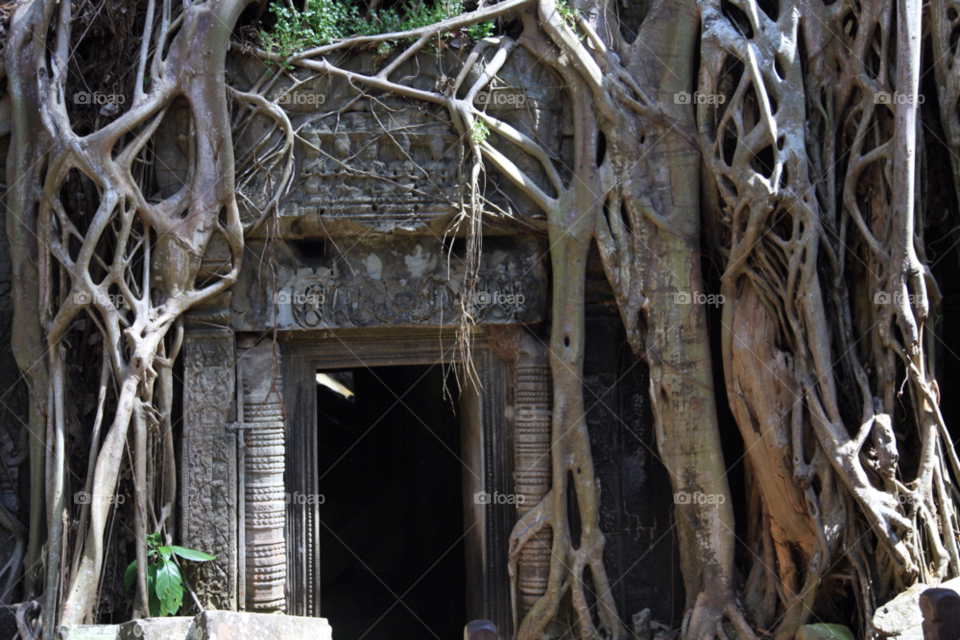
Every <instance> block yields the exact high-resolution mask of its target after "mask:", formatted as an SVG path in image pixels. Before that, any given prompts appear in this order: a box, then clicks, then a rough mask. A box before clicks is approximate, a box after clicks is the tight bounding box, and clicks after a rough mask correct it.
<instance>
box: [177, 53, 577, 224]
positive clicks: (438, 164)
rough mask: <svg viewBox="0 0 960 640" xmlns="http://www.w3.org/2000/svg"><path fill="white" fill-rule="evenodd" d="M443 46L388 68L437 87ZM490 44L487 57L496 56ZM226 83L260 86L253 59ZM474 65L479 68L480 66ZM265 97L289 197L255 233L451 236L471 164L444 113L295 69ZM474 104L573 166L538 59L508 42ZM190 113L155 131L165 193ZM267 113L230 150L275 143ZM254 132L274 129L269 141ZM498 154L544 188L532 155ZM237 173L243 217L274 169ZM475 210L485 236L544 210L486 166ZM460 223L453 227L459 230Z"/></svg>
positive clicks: (254, 213) (555, 92) (441, 80)
mask: <svg viewBox="0 0 960 640" xmlns="http://www.w3.org/2000/svg"><path fill="white" fill-rule="evenodd" d="M465 44H466V43H464V42H460V43H456V42H452V43H451V46H450V47H449V48H447V49H446V50H445V51H444V52H442V53H441V52H436V53H430V54H426V55H418V56H415V57H414V58H412V59H410V60H407V61H405V62H404V63H402V64H401V66H400V68H398V69H397V71H396V76H397V77H404V78H405V82H404V83H405V84H406V85H407V86H410V87H412V88H419V89H424V90H431V91H432V90H435V89H437V88H438V87H443V86H449V85H450V84H451V83H452V79H451V78H449V77H448V76H447V75H446V74H447V73H449V72H450V69H451V68H455V65H457V64H458V63H457V61H456V59H457V58H459V57H460V56H462V55H464V54H463V53H462V52H458V51H457V49H458V48H459V47H460V46H462V45H465ZM495 51H496V50H495V49H492V48H491V49H489V50H488V53H487V54H485V55H491V56H492V55H494V54H495ZM335 62H336V64H337V65H338V66H340V67H342V68H344V69H349V70H351V71H354V72H358V73H363V74H369V75H375V74H376V73H377V72H378V71H379V70H380V68H382V65H383V64H386V63H387V61H385V60H383V59H382V58H378V57H377V55H376V54H374V53H371V52H359V53H357V54H355V55H352V56H350V57H349V58H346V59H344V58H343V57H342V56H337V58H336V61H335ZM227 67H228V74H229V75H230V77H231V78H230V84H231V86H234V87H238V88H244V87H252V86H253V85H255V84H257V83H259V82H260V79H261V78H262V76H263V73H264V66H263V63H262V62H261V61H259V60H257V59H255V58H253V57H252V56H245V55H243V54H234V55H231V57H230V58H229V59H228V63H227ZM482 67H483V65H478V68H482ZM477 79H478V73H477V72H471V73H470V74H469V75H468V77H467V78H466V79H465V82H463V83H462V84H461V86H460V89H459V92H458V95H459V96H460V97H461V98H463V97H465V96H466V93H467V91H469V89H470V87H471V86H472V85H473V84H474V83H475V82H476V80H477ZM267 98H269V99H271V100H274V101H276V103H277V104H278V106H280V107H281V108H283V109H284V110H285V111H286V113H287V115H288V117H289V118H290V122H291V124H292V125H293V128H294V130H296V131H297V134H298V135H297V141H296V145H295V152H294V170H295V174H294V179H293V184H292V187H291V190H290V193H289V195H288V196H287V197H286V198H285V199H284V200H283V202H282V203H281V204H280V207H279V211H278V213H279V219H278V220H277V225H276V226H275V227H273V228H272V229H271V230H270V231H269V232H268V231H267V230H264V229H261V230H259V231H258V232H257V233H258V234H259V235H261V236H264V235H268V233H269V234H270V235H276V234H277V233H279V235H280V236H281V237H285V238H291V237H310V236H318V235H325V236H334V237H341V236H347V235H362V234H364V233H369V232H370V231H371V230H374V231H377V232H389V233H403V234H418V235H427V236H433V235H437V236H440V237H443V236H444V235H445V234H446V232H451V233H458V231H457V230H456V229H454V227H456V217H457V216H458V215H460V211H461V205H462V201H463V199H466V200H467V201H469V195H468V194H466V193H465V192H464V189H463V188H462V186H461V184H462V175H463V173H464V172H465V171H468V169H466V168H465V167H466V166H467V165H468V164H469V162H471V160H470V157H469V153H470V152H469V150H468V149H467V148H466V146H465V145H464V144H462V142H463V140H464V136H463V135H462V133H461V132H459V131H458V130H457V128H456V126H455V125H454V124H453V122H452V121H451V120H450V115H449V113H448V112H447V110H445V109H443V108H438V107H437V106H435V105H427V104H425V103H422V102H417V101H412V100H409V99H406V98H400V97H397V96H392V95H390V94H386V95H384V94H380V95H360V94H359V92H358V91H357V87H356V86H355V85H352V84H351V83H350V82H349V81H347V80H344V79H342V78H337V77H334V76H332V75H327V74H315V73H313V72H312V71H293V72H291V74H289V76H286V75H285V76H281V77H279V78H277V80H276V81H273V82H271V84H270V90H269V92H268V95H267ZM475 106H476V107H477V109H479V110H484V111H489V112H490V113H491V114H493V115H495V116H496V117H497V118H498V119H500V120H502V121H503V122H505V123H507V124H509V125H510V126H512V127H513V128H514V129H516V130H518V131H521V132H522V133H524V134H525V135H527V136H529V137H530V138H532V139H535V140H537V141H539V142H540V143H542V144H543V145H544V147H545V148H546V149H548V150H549V151H548V152H549V153H550V154H551V155H553V156H555V157H556V158H557V160H558V164H559V165H560V167H561V169H560V170H561V172H563V171H565V169H564V167H569V166H572V165H573V163H572V145H570V144H569V143H568V141H569V140H571V139H572V135H573V129H572V118H571V114H570V110H569V108H567V107H566V106H565V104H564V91H563V84H562V82H561V81H560V80H559V78H558V77H557V76H556V74H555V73H554V72H553V71H552V70H551V69H550V68H549V66H548V65H546V64H544V63H543V62H542V61H540V60H538V58H537V57H536V56H533V55H531V54H529V53H527V52H526V51H523V50H521V49H518V50H516V51H514V53H513V55H511V56H510V58H509V59H508V60H507V62H506V64H505V65H504V66H503V68H501V69H500V71H499V72H498V74H497V78H496V79H495V80H494V82H493V83H492V84H490V85H488V86H487V87H485V89H484V90H483V91H481V92H479V93H478V94H477V96H476V99H475ZM188 125H189V120H185V119H183V118H179V119H173V118H171V123H170V126H171V127H176V128H177V129H176V130H175V131H171V132H164V137H163V140H164V142H165V149H164V152H165V156H164V160H165V162H166V165H165V166H164V167H163V168H162V169H163V174H164V175H163V177H162V178H161V183H162V184H163V185H165V186H166V185H169V186H168V187H167V188H168V190H169V189H172V188H174V187H175V186H177V185H179V184H180V183H182V181H183V179H184V171H183V167H184V166H185V165H186V162H185V157H186V155H185V151H184V150H182V149H179V148H178V146H177V143H178V141H179V140H180V137H179V136H180V135H182V132H183V130H184V128H185V127H187V126H188ZM271 129H273V121H272V120H271V119H270V118H269V117H266V116H255V117H254V119H253V122H252V124H251V126H249V127H247V128H246V129H245V130H244V131H243V132H241V133H240V135H239V136H238V139H237V141H236V151H237V157H238V158H244V157H245V154H246V153H248V151H250V150H252V149H261V148H263V147H262V145H263V144H266V145H267V147H269V146H270V145H272V144H274V143H278V142H280V141H281V140H280V136H281V135H282V134H281V132H280V131H279V130H273V131H272V132H271ZM264 135H269V136H272V137H271V138H269V139H268V140H267V141H264V140H262V138H263V136H264ZM499 146H500V147H502V151H503V153H504V154H505V155H506V156H507V157H508V158H509V159H510V160H511V161H513V162H514V163H515V164H516V165H517V166H518V167H519V168H520V169H521V170H522V171H524V172H525V173H526V174H527V175H528V176H530V179H531V180H533V181H534V182H536V183H537V184H539V185H540V186H541V187H542V188H544V189H546V190H548V191H549V190H550V189H551V187H550V186H549V180H548V179H547V178H546V174H545V173H544V171H543V169H542V167H541V166H540V164H539V163H538V161H536V160H535V159H533V158H531V157H530V156H528V155H527V154H525V153H523V152H522V151H520V150H519V149H518V148H516V147H515V146H514V145H511V144H504V145H499ZM262 173H263V175H261V176H249V178H250V179H249V180H247V179H241V180H238V185H239V186H238V190H240V191H241V195H242V197H241V198H240V199H239V205H240V209H241V211H240V213H241V217H242V219H243V221H244V223H245V224H249V223H251V222H252V221H254V220H256V219H258V218H259V216H260V212H261V211H262V209H263V207H264V206H265V205H266V203H267V201H268V199H269V197H270V194H271V193H272V190H273V188H274V186H275V183H276V180H277V179H278V177H279V175H278V173H277V172H273V173H271V172H270V171H264V172H262ZM484 180H485V184H482V185H481V189H482V192H483V194H484V197H485V199H486V204H485V210H486V215H485V216H484V218H485V222H487V223H489V224H488V229H487V230H486V233H487V235H490V234H498V233H499V234H509V233H514V232H516V230H517V228H518V226H519V227H521V228H522V227H525V226H526V227H529V226H530V224H531V223H532V221H533V220H541V221H542V220H543V219H544V216H543V212H542V211H540V210H539V208H538V207H537V205H535V204H534V202H533V201H532V200H530V199H529V198H528V197H527V196H526V195H525V194H524V193H523V192H522V190H521V189H519V188H517V187H516V186H515V185H513V184H512V183H511V182H510V181H509V180H507V179H505V178H504V177H503V176H502V175H500V173H499V172H498V171H497V169H496V168H495V167H492V166H489V165H488V166H487V168H486V172H485V177H484ZM465 229H466V225H460V229H459V234H460V235H461V236H462V235H464V231H465Z"/></svg>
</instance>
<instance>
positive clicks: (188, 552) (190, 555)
mask: <svg viewBox="0 0 960 640" xmlns="http://www.w3.org/2000/svg"><path fill="white" fill-rule="evenodd" d="M170 548H171V549H173V552H174V553H175V554H177V555H178V556H180V557H181V558H183V559H184V560H191V561H193V562H209V561H210V560H216V559H217V558H216V557H215V556H212V555H210V554H209V553H204V552H203V551H197V550H196V549H187V548H186V547H178V546H176V545H174V546H172V547H170Z"/></svg>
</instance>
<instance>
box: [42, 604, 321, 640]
mask: <svg viewBox="0 0 960 640" xmlns="http://www.w3.org/2000/svg"><path fill="white" fill-rule="evenodd" d="M57 631H58V638H59V640H241V639H249V640H255V639H259V638H270V639H271V640H300V639H301V638H309V639H310V640H332V631H331V629H330V624H329V623H328V622H327V620H326V619H325V618H304V617H301V616H287V615H283V614H266V613H245V612H236V611H203V612H201V613H199V614H198V615H196V616H194V617H192V618H191V617H185V616H183V617H173V618H148V619H145V620H131V621H130V622H125V623H123V624H118V625H103V624H100V625H76V626H61V627H60V628H59V629H58V630H57Z"/></svg>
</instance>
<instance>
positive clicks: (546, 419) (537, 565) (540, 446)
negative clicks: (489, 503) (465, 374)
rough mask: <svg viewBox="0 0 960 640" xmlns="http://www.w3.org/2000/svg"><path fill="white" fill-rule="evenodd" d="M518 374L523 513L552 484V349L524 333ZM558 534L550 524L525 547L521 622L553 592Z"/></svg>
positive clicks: (517, 481)
mask: <svg viewBox="0 0 960 640" xmlns="http://www.w3.org/2000/svg"><path fill="white" fill-rule="evenodd" d="M518 351H519V353H518V356H517V364H516V368H515V373H514V380H515V382H516V399H515V406H516V410H515V411H516V412H515V416H516V417H515V425H516V426H515V436H514V445H513V446H514V454H513V455H514V465H515V466H514V475H513V483H514V488H515V489H514V490H515V491H516V492H517V494H520V495H523V497H524V500H523V504H519V500H518V504H517V516H518V517H520V518H522V517H523V516H524V515H525V514H526V513H527V512H528V511H530V510H531V509H532V508H534V507H535V506H536V505H537V503H539V502H540V500H541V499H543V496H544V495H545V494H546V493H547V491H548V490H549V489H550V469H551V464H550V428H551V421H552V416H553V410H552V406H553V383H552V380H551V377H550V358H549V352H548V350H547V348H546V347H545V346H544V345H543V344H542V343H541V342H540V341H539V340H538V339H537V338H535V337H534V336H532V335H530V334H528V333H526V332H524V333H523V335H522V336H521V338H520V344H519V349H518ZM552 542H553V535H552V532H551V529H550V527H545V528H544V529H543V530H541V531H540V533H539V535H537V536H536V537H534V538H533V539H532V540H530V541H529V542H528V543H527V544H526V545H525V546H524V548H523V550H522V551H521V552H520V559H519V561H518V566H517V592H518V600H519V602H518V609H519V611H518V614H519V620H517V622H518V623H519V622H520V621H521V620H523V617H524V616H526V615H527V612H528V611H529V610H530V607H532V606H533V603H534V602H536V601H537V599H538V598H540V597H541V596H543V594H544V593H546V591H547V579H548V577H549V575H550V549H551V545H552Z"/></svg>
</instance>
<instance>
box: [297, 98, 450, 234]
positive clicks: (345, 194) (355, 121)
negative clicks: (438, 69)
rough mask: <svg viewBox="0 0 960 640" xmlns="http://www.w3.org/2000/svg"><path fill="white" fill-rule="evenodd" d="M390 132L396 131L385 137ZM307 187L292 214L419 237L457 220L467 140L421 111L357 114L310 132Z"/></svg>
mask: <svg viewBox="0 0 960 640" xmlns="http://www.w3.org/2000/svg"><path fill="white" fill-rule="evenodd" d="M385 126H386V128H387V129H389V131H388V130H385ZM302 136H303V140H304V144H302V145H301V146H300V147H299V149H301V150H302V155H301V157H300V175H299V179H298V180H297V184H298V185H299V187H298V188H297V189H296V190H295V191H294V192H293V193H292V194H291V196H290V198H289V201H288V204H287V206H286V207H285V209H284V215H289V216H303V215H316V216H326V217H329V218H332V219H336V218H349V219H352V220H355V221H357V222H361V223H364V224H368V225H369V226H371V227H373V228H375V229H380V230H390V229H393V228H402V229H407V230H413V229H416V228H418V227H421V226H423V224H424V222H425V221H426V220H429V219H431V218H435V217H437V216H439V215H443V214H449V213H453V212H454V211H456V210H457V205H456V203H454V202H453V201H452V200H451V199H450V196H451V195H453V196H455V194H456V193H457V192H458V189H459V185H458V183H457V175H458V174H457V169H458V167H457V154H456V153H451V152H452V151H454V150H455V145H456V144H457V141H458V140H459V137H460V136H458V135H457V132H456V130H455V129H453V128H452V127H450V126H448V125H446V124H444V123H442V122H440V121H439V120H437V119H436V118H435V117H433V116H430V115H428V114H426V113H425V112H421V111H418V110H416V109H403V110H397V111H394V112H386V111H384V112H382V113H374V112H373V111H367V112H362V111H351V112H347V113H344V114H343V115H342V116H341V118H340V119H339V120H338V121H337V122H336V131H334V130H332V129H330V127H328V126H327V125H326V124H325V123H324V122H323V121H320V122H319V123H317V124H312V125H308V126H306V127H304V128H303V130H302Z"/></svg>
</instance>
